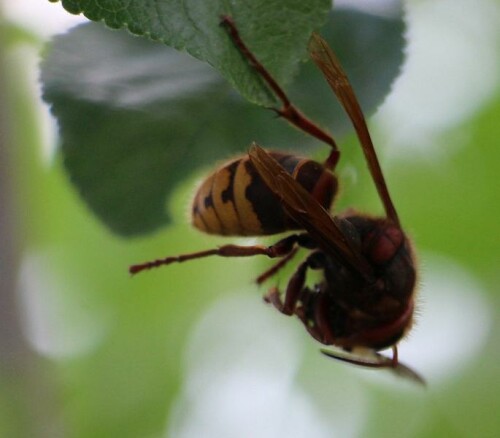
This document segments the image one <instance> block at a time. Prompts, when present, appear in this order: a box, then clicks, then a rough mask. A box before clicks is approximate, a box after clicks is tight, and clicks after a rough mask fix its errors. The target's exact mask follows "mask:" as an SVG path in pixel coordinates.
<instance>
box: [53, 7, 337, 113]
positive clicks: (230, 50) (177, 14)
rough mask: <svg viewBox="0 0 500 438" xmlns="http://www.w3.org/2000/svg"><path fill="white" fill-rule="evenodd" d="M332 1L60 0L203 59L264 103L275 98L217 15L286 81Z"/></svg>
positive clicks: (90, 15)
mask: <svg viewBox="0 0 500 438" xmlns="http://www.w3.org/2000/svg"><path fill="white" fill-rule="evenodd" d="M331 4H332V3H331V0H252V1H251V2H249V1H247V0H234V1H231V2H226V1H222V0H209V1H207V0H193V1H189V2H186V1H182V0H156V1H154V2H145V1H142V0H101V1H99V2H96V1H95V0H62V5H63V7H64V8H65V9H66V10H67V11H69V12H71V13H74V14H79V13H83V14H84V15H85V16H86V17H87V18H89V19H90V20H93V21H104V22H105V23H106V24H107V25H108V26H109V27H111V28H114V29H128V30H129V31H130V32H132V33H133V34H136V35H140V36H145V37H148V38H151V39H153V40H155V41H160V42H162V43H164V44H166V45H168V46H171V47H174V48H176V49H178V50H186V51H187V52H188V53H189V54H191V55H192V56H194V57H196V58H198V59H201V60H203V61H207V62H208V63H209V64H211V65H212V66H214V67H215V68H216V69H217V70H219V71H220V72H221V73H222V75H223V76H224V77H225V78H226V79H227V80H229V82H230V83H231V84H232V85H233V86H235V87H236V88H237V89H238V91H239V92H240V93H241V94H242V95H244V96H245V97H246V98H247V99H248V100H251V101H253V102H256V103H260V104H262V105H269V104H271V103H272V102H273V101H274V99H273V97H272V96H271V95H270V94H269V93H268V92H267V89H266V88H264V87H262V81H261V80H260V79H259V78H258V77H257V76H256V75H255V73H254V72H253V71H252V70H251V69H250V68H249V66H248V64H247V63H246V62H245V60H244V59H243V58H242V57H241V55H240V54H239V53H238V51H237V50H236V49H235V47H234V44H233V43H232V42H231V41H230V39H229V37H228V35H227V33H226V32H225V31H224V29H222V28H221V26H219V23H220V20H221V16H222V15H230V16H231V17H233V18H234V20H235V21H236V22H237V23H238V28H239V30H240V32H241V34H242V36H243V38H244V40H245V42H246V43H247V44H248V45H249V46H250V47H251V49H252V50H253V51H255V53H256V54H257V55H258V57H259V59H261V61H262V62H264V63H265V65H266V66H267V67H268V68H269V69H270V71H272V72H273V74H274V75H275V76H276V77H277V78H278V79H279V80H280V81H283V82H287V81H289V80H291V79H292V78H293V76H294V75H295V73H296V72H297V69H298V64H299V62H300V60H301V59H304V58H305V57H306V45H307V40H308V38H309V35H310V34H311V32H312V31H313V30H314V29H317V28H318V27H320V26H321V25H322V24H323V23H324V22H325V20H326V17H327V14H328V11H329V10H330V9H331Z"/></svg>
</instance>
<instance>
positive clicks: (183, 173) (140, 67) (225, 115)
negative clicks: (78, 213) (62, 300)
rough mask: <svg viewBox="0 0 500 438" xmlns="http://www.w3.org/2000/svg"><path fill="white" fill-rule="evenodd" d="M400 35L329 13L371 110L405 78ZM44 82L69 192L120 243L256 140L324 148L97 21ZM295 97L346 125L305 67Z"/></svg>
mask: <svg viewBox="0 0 500 438" xmlns="http://www.w3.org/2000/svg"><path fill="white" fill-rule="evenodd" d="M403 29H404V26H403V25H402V21H401V19H400V18H398V19H394V20H384V19H381V18H378V17H374V16H371V15H366V14H361V13H353V12H351V11H340V12H336V13H334V14H332V17H331V20H330V21H329V23H328V25H327V27H326V29H325V32H324V33H325V34H326V35H327V37H328V38H329V40H330V41H332V42H333V43H334V45H335V46H336V47H337V48H338V49H337V50H338V51H339V53H340V56H341V60H342V62H343V63H344V65H346V67H347V70H348V73H349V74H350V75H351V76H352V77H353V82H354V85H355V86H356V85H358V84H359V87H360V89H361V92H360V93H358V94H359V97H360V100H361V103H362V105H363V106H364V108H365V110H366V111H367V112H368V113H369V112H371V111H373V109H374V108H375V107H376V105H378V104H379V103H380V101H381V99H382V98H383V97H384V96H385V94H386V93H387V92H388V90H389V88H390V83H391V82H392V80H393V78H394V77H395V75H396V74H397V72H398V68H399V65H400V63H401V61H402V45H403V39H402V36H401V34H402V32H403ZM363 35H370V37H369V38H365V37H363ZM366 53H370V54H371V53H374V55H373V56H372V57H370V58H368V57H367V56H366ZM379 58H380V61H379ZM365 61H369V64H368V65H367V64H365ZM384 66H386V67H387V68H384ZM389 66H390V67H391V68H389ZM42 82H43V87H44V98H45V100H46V101H47V102H49V103H50V104H51V106H52V112H53V114H54V115H55V116H56V118H57V119H58V122H59V126H60V134H61V138H62V155H63V159H64V164H65V167H66V169H67V171H68V174H69V175H70V178H71V180H72V182H73V184H74V185H75V187H76V188H77V189H78V191H79V192H80V194H81V196H82V197H83V199H84V200H85V202H86V203H87V204H88V205H89V206H90V208H91V209H92V210H93V211H94V212H95V214H96V215H97V216H98V217H99V218H100V219H101V220H102V221H103V222H104V223H105V224H106V225H107V226H108V227H109V228H111V229H112V230H113V231H115V232H117V233H119V234H121V235H136V234H141V233H145V232H151V231H153V230H156V229H158V228H159V227H160V226H162V225H165V224H167V223H169V222H170V221H171V218H170V217H169V216H168V214H167V212H166V208H165V205H166V200H167V198H168V197H169V195H170V194H171V192H172V190H173V189H175V187H176V185H177V184H178V183H179V182H180V181H182V180H183V179H185V178H186V177H187V176H189V175H190V174H192V173H193V172H194V171H196V170H197V169H199V168H200V167H201V166H203V165H210V167H212V166H213V165H214V163H215V162H216V160H218V159H221V158H227V157H228V156H230V155H232V154H235V153H237V152H239V153H244V152H245V151H246V149H247V147H248V145H249V144H250V143H251V142H252V141H254V140H255V141H257V142H259V143H260V144H262V145H264V146H267V147H273V148H275V147H280V148H284V149H288V150H290V149H293V150H300V153H301V154H303V155H310V152H309V151H310V150H309V149H308V148H309V147H310V145H311V144H313V143H317V142H316V141H315V140H311V139H310V138H309V137H307V136H305V135H302V133H300V132H298V131H296V130H294V129H290V127H289V126H288V125H287V124H286V123H283V122H281V121H276V119H275V117H274V116H273V114H272V113H270V112H268V111H264V110H262V109H261V108H256V107H252V106H249V105H246V104H244V102H242V101H241V99H237V98H236V96H235V95H234V94H233V93H231V91H230V89H229V87H228V86H227V84H225V83H224V82H223V81H222V80H221V79H220V77H219V76H218V75H217V74H216V72H215V71H214V70H213V69H211V68H210V67H208V66H207V65H206V64H203V63H200V62H198V61H196V60H194V59H192V58H190V57H187V56H185V55H183V54H182V53H178V52H176V51H174V50H171V49H168V48H166V47H165V46H163V45H161V44H155V43H153V42H150V41H148V40H146V39H140V38H131V37H130V36H129V35H127V34H126V33H125V32H115V31H110V30H108V29H106V28H104V27H102V26H99V25H97V24H89V25H84V26H80V27H78V28H76V29H73V30H72V31H70V32H69V33H68V34H66V35H62V36H59V37H57V38H55V40H54V41H53V44H52V46H51V48H50V50H49V52H48V55H47V57H46V59H45V60H44V62H43V65H42ZM365 84H369V85H368V86H366V85H365ZM291 94H292V95H293V96H294V100H296V101H297V103H298V105H299V106H302V103H305V105H304V107H305V108H306V113H310V114H312V115H313V116H318V118H319V120H320V121H322V122H323V124H325V125H328V126H330V125H332V126H334V130H333V132H334V133H337V132H341V131H346V130H347V127H348V126H349V125H350V124H349V122H348V120H347V119H346V118H345V117H344V116H341V112H340V109H339V107H338V105H337V104H336V103H335V98H334V96H333V94H332V93H331V91H330V90H329V89H328V87H327V85H326V84H325V81H324V80H323V78H322V76H321V75H320V74H319V72H318V71H317V70H316V69H314V68H313V67H311V66H309V65H308V66H307V68H306V69H304V72H303V74H301V75H300V77H299V81H298V83H297V85H296V86H294V88H293V90H292V93H291ZM333 122H334V123H333Z"/></svg>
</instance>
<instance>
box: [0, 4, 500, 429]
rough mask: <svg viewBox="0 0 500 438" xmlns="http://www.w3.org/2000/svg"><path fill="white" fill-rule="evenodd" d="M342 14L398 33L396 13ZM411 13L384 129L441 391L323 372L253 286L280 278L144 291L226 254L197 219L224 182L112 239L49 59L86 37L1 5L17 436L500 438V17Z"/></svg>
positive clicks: (70, 19)
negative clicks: (69, 167) (92, 205)
mask: <svg viewBox="0 0 500 438" xmlns="http://www.w3.org/2000/svg"><path fill="white" fill-rule="evenodd" d="M336 3H337V5H338V6H341V5H342V4H346V3H349V4H350V5H351V6H352V5H353V4H356V5H359V7H363V8H368V9H369V10H370V11H372V12H373V13H377V14H385V13H388V11H390V9H391V8H392V7H393V6H394V4H395V3H397V2H394V1H375V0H372V1H364V2H362V1H356V2H353V1H350V2H349V1H347V0H345V1H337V2H336ZM404 7H405V11H406V17H407V25H408V31H407V39H408V46H407V53H406V55H407V59H406V62H405V64H404V66H403V71H402V74H401V76H400V77H399V78H398V80H397V81H396V83H395V84H394V87H393V90H392V92H391V94H390V95H389V96H388V98H387V99H386V101H385V102H384V104H383V105H382V106H381V107H380V108H379V110H378V112H377V114H375V116H374V117H372V118H371V119H370V126H371V128H372V133H373V137H374V140H375V143H376V144H377V145H378V146H377V147H378V151H379V154H380V158H381V161H382V165H383V167H384V169H385V172H386V177H387V179H388V181H389V185H390V188H391V192H392V194H393V198H394V200H395V203H396V205H397V207H398V210H399V212H400V215H401V217H402V222H403V223H404V225H405V228H406V229H407V230H408V232H409V233H410V234H411V235H412V237H413V240H414V242H415V245H416V247H417V248H418V255H419V262H420V268H421V273H420V277H421V279H420V291H419V311H418V317H417V323H416V326H415V328H414V330H413V331H412V333H411V335H410V336H409V337H408V339H406V340H405V341H404V342H403V343H402V344H401V346H400V358H401V359H402V361H404V362H405V363H407V364H411V366H412V367H414V368H415V369H417V370H418V371H419V372H420V373H421V374H422V375H423V376H425V378H426V379H427V381H428V387H427V388H426V389H422V388H419V387H414V386H413V385H411V384H409V383H407V382H404V381H401V380H398V379H397V378H395V377H394V376H392V375H390V374H385V373H383V372H373V371H367V370H359V369H357V368H355V367H349V366H345V365H343V364H340V363H336V362H333V361H331V360H328V359H327V358H325V357H323V356H322V355H320V354H319V352H318V345H317V344H315V343H314V342H313V341H312V339H311V338H310V337H309V336H308V335H307V334H306V333H305V331H304V329H303V327H302V326H301V325H300V323H299V322H298V321H297V320H294V319H291V318H287V317H285V316H283V315H281V314H279V313H278V312H275V311H273V309H271V308H270V307H269V306H266V305H264V303H263V302H262V299H261V295H262V293H263V292H264V291H265V289H262V290H259V289H258V288H257V287H256V286H255V285H254V284H253V283H252V281H253V279H254V278H255V277H256V276H257V275H258V274H259V273H260V272H262V271H263V270H265V268H266V267H267V266H269V263H268V262H266V261H265V260H260V259H258V260H257V259H256V260H244V261H242V260H224V259H216V258H214V259H206V260H203V261H199V262H193V263H192V264H183V265H178V266H172V267H170V268H168V269H163V270H158V271H155V272H150V273H148V274H144V275H141V276H138V277H137V278H135V277H134V278H130V277H129V275H128V274H127V267H128V265H129V264H131V263H134V262H139V261H142V260H148V259H151V258H155V257H161V256H166V255H171V254H177V253H184V252H189V251H195V250H198V249H204V248H211V247H214V246H216V245H218V244H220V243H224V242H226V241H225V240H224V239H222V238H218V237H209V236H204V235H201V234H199V233H197V232H195V231H193V230H192V229H191V228H190V226H189V223H188V220H187V214H186V211H187V208H188V205H189V199H190V196H191V194H192V192H193V187H194V186H195V184H196V181H197V180H199V179H200V178H201V177H202V176H203V175H204V174H205V171H206V169H205V171H203V172H200V173H199V174H198V175H196V177H192V178H189V180H187V181H184V182H183V183H182V185H181V186H180V187H179V188H178V189H177V190H176V192H175V194H174V197H173V201H172V202H171V203H170V205H169V206H168V207H169V208H170V210H171V211H172V215H173V217H174V222H175V225H173V226H170V227H166V228H164V229H163V230H162V231H161V232H158V233H156V234H154V235H151V236H148V237H143V238H136V239H133V240H125V239H121V238H119V237H117V236H115V235H113V234H111V233H110V232H109V231H108V230H107V229H106V228H105V227H104V226H103V225H102V224H101V223H100V222H99V221H98V220H97V219H96V218H95V217H94V216H93V215H92V214H91V213H90V212H89V211H88V210H87V208H86V207H85V206H84V205H83V203H82V202H81V200H80V198H79V196H78V195H77V194H76V192H75V190H74V189H73V188H72V186H71V185H70V184H69V182H68V178H67V176H66V174H65V172H64V170H63V168H62V163H61V160H60V157H59V156H58V155H57V154H55V153H54V151H55V145H56V144H57V130H56V127H55V123H54V121H53V120H52V119H51V117H50V115H49V112H48V109H47V107H46V105H44V104H43V103H42V101H41V98H40V89H39V85H38V81H37V77H38V74H39V73H38V62H39V59H40V54H41V52H42V51H43V47H44V43H45V42H46V41H47V40H48V39H49V38H50V37H51V36H52V35H54V34H56V33H59V32H62V31H64V30H65V29H67V28H69V27H71V26H73V25H75V24H77V23H79V22H84V21H86V20H85V19H84V18H82V17H75V16H71V15H69V14H68V13H66V12H65V11H63V9H62V8H61V6H60V5H58V4H51V3H49V2H45V1H39V2H36V3H35V2H30V1H28V0H23V1H16V2H11V1H7V0H4V1H3V2H1V1H0V24H1V27H0V60H1V62H0V227H1V228H0V248H1V251H0V300H1V304H0V388H1V389H0V435H1V436H6V437H14V436H21V437H24V436H26V437H28V436H30V437H31V436H37V437H38V436H39V437H59V436H61V437H62V436H71V437H89V436H92V437H100V436H102V437H115V436H120V437H236V436H237V437H278V436H287V437H305V436H308V437H332V436H338V437H365V436H366V437H378V436H380V437H382V436H383V437H387V436H398V437H441V436H464V437H468V436H471V437H472V436H474V437H497V436H499V433H500V420H499V419H498V410H499V409H500V368H499V365H498V364H499V363H500V349H499V348H498V345H500V319H499V314H500V307H499V292H500V291H499V287H498V284H499V282H500V269H499V262H500V257H499V246H500V232H499V230H498V217H499V216H500V208H499V202H498V188H499V186H498V174H499V171H500V148H498V138H500V123H499V120H500V92H499V80H498V79H499V69H500V4H499V3H498V2H497V1H495V0H478V1H475V2H472V1H469V0H455V1H453V0H432V1H431V0H408V1H405V2H404ZM342 144H347V145H348V147H350V146H351V145H352V146H353V147H355V139H354V138H352V136H351V137H349V138H345V139H342ZM207 169H208V168H207ZM358 170H359V171H360V172H363V171H364V168H361V170H360V168H359V166H358V164H357V163H354V162H353V163H352V164H350V163H349V161H347V163H346V165H345V166H344V167H343V169H342V170H341V178H342V179H343V180H345V181H346V186H347V187H348V188H349V199H347V200H346V199H343V200H341V204H340V207H342V206H343V207H347V206H348V205H351V204H353V203H354V204H356V203H360V204H364V203H365V204H367V205H375V203H376V202H377V201H376V199H375V200H373V199H372V200H370V199H368V200H367V199H365V198H366V195H365V193H364V190H363V187H364V186H363V184H365V182H366V178H365V177H364V176H360V175H359V173H358ZM363 178H364V179H363ZM362 181H363V182H362ZM230 241H231V242H236V243H249V242H250V241H249V240H248V239H247V240H243V239H231V240H230ZM286 274H287V273H286V272H285V273H283V274H282V275H280V277H279V279H278V281H279V283H280V284H281V285H283V284H284V282H285V281H286V278H287V277H286Z"/></svg>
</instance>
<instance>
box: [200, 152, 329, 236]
mask: <svg viewBox="0 0 500 438" xmlns="http://www.w3.org/2000/svg"><path fill="white" fill-rule="evenodd" d="M270 154H271V156H272V157H273V158H274V159H275V160H277V161H278V162H279V163H280V164H281V166H282V167H283V168H284V169H285V170H286V171H287V172H288V173H289V174H290V175H291V176H292V177H293V178H294V179H295V180H297V182H299V183H300V184H301V185H302V186H303V187H304V188H305V189H306V190H307V191H308V192H309V193H311V195H312V196H313V197H314V198H315V199H316V200H318V202H319V203H320V204H321V205H322V206H323V207H325V208H326V209H329V208H330V206H331V204H332V202H333V199H334V196H335V193H336V191H337V179H336V177H335V176H334V175H333V174H332V173H331V172H330V171H329V170H328V169H326V168H325V167H324V166H322V165H321V164H320V163H317V162H316V161H312V160H310V159H308V158H301V157H297V156H295V155H290V154H284V153H280V152H270ZM192 221H193V225H194V226H195V227H196V228H198V229H199V230H201V231H204V232H206V233H210V234H219V235H233V236H261V235H270V234H276V233H281V232H283V231H287V230H293V229H298V228H299V227H298V226H297V224H296V223H295V222H293V221H292V220H291V219H290V218H288V217H287V215H286V213H285V211H284V210H283V208H282V206H281V204H280V201H279V198H278V197H277V196H276V195H275V194H274V193H273V192H271V190H269V188H268V187H267V186H266V184H265V183H264V181H263V180H262V178H261V177H260V176H259V174H258V172H257V171H256V169H255V168H254V166H253V165H252V163H251V161H250V159H249V158H248V156H244V157H241V158H237V159H235V160H232V161H230V162H229V163H226V164H224V165H223V166H222V167H220V168H219V169H217V170H216V171H215V172H214V173H212V174H211V175H210V176H209V177H208V178H207V179H206V180H205V181H204V182H203V183H202V184H201V186H200V188H199V189H198V191H197V192H196V195H195V197H194V201H193V212H192Z"/></svg>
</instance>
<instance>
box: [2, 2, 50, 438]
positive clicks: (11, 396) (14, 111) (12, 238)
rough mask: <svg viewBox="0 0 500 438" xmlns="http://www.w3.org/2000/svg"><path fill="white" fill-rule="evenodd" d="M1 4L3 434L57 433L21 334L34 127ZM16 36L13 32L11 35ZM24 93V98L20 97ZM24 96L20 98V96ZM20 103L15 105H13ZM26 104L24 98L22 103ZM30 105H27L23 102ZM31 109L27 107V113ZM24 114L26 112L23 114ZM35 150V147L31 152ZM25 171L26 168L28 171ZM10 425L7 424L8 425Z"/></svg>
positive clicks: (45, 389)
mask: <svg viewBox="0 0 500 438" xmlns="http://www.w3.org/2000/svg"><path fill="white" fill-rule="evenodd" d="M1 6H2V5H1V4H0V385H1V388H2V390H1V393H0V403H1V410H2V416H1V419H2V420H5V421H2V423H0V434H2V433H6V435H5V436H23V437H24V436H37V437H49V436H50V437H54V436H58V435H59V433H58V431H57V430H55V429H57V428H58V427H57V421H55V418H54V411H55V410H54V407H55V406H54V403H52V401H53V400H54V397H53V385H51V383H50V380H51V379H50V375H49V374H48V373H47V372H45V370H44V369H43V367H42V366H41V365H42V364H43V362H42V360H41V358H40V357H39V356H37V355H36V353H35V352H34V351H33V350H32V349H31V348H30V346H29V344H28V343H27V341H26V339H25V338H24V336H23V330H22V319H21V312H20V309H19V301H18V293H19V290H18V279H19V267H20V261H21V247H22V243H23V242H22V240H23V239H22V237H21V236H22V235H21V230H22V229H23V228H22V227H23V223H22V222H23V221H22V220H21V221H20V220H19V219H20V218H19V214H18V213H19V212H20V209H19V206H20V203H24V202H26V199H22V200H20V199H19V198H20V197H18V198H16V195H15V194H17V195H18V194H19V184H18V181H19V180H20V178H21V177H23V175H19V174H18V172H20V169H21V167H22V166H20V157H21V155H22V154H25V153H26V152H27V151H26V148H23V147H21V144H22V137H23V133H24V132H25V130H33V129H34V124H33V123H32V121H33V117H28V118H25V117H19V113H20V111H19V107H18V106H19V105H18V104H19V103H20V102H17V101H16V99H19V98H20V97H21V93H22V91H25V90H20V86H22V85H23V84H22V82H19V81H16V80H14V79H15V78H17V77H19V76H18V75H20V76H21V77H22V75H21V74H20V73H21V72H20V71H18V70H20V69H19V65H17V64H16V63H14V65H12V63H9V59H10V57H9V56H8V55H9V54H8V49H10V48H11V47H7V44H6V43H5V42H6V41H10V42H11V43H12V42H13V41H12V39H11V38H8V37H7V35H5V34H6V33H8V28H7V27H6V26H4V25H2V23H3V22H4V21H3V20H2V18H3V14H2V8H1ZM10 36H12V35H10ZM22 97H24V96H22ZM22 97H21V98H22ZM15 103H16V104H15ZM22 103H24V102H21V104H22ZM23 106H24V107H25V108H23V109H26V108H27V107H28V106H27V105H23ZM28 112H29V111H28ZM22 113H23V114H26V111H24V112H22ZM31 152H32V151H31ZM29 171H30V169H24V168H23V170H22V172H23V173H24V172H29ZM6 423H7V424H6Z"/></svg>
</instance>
